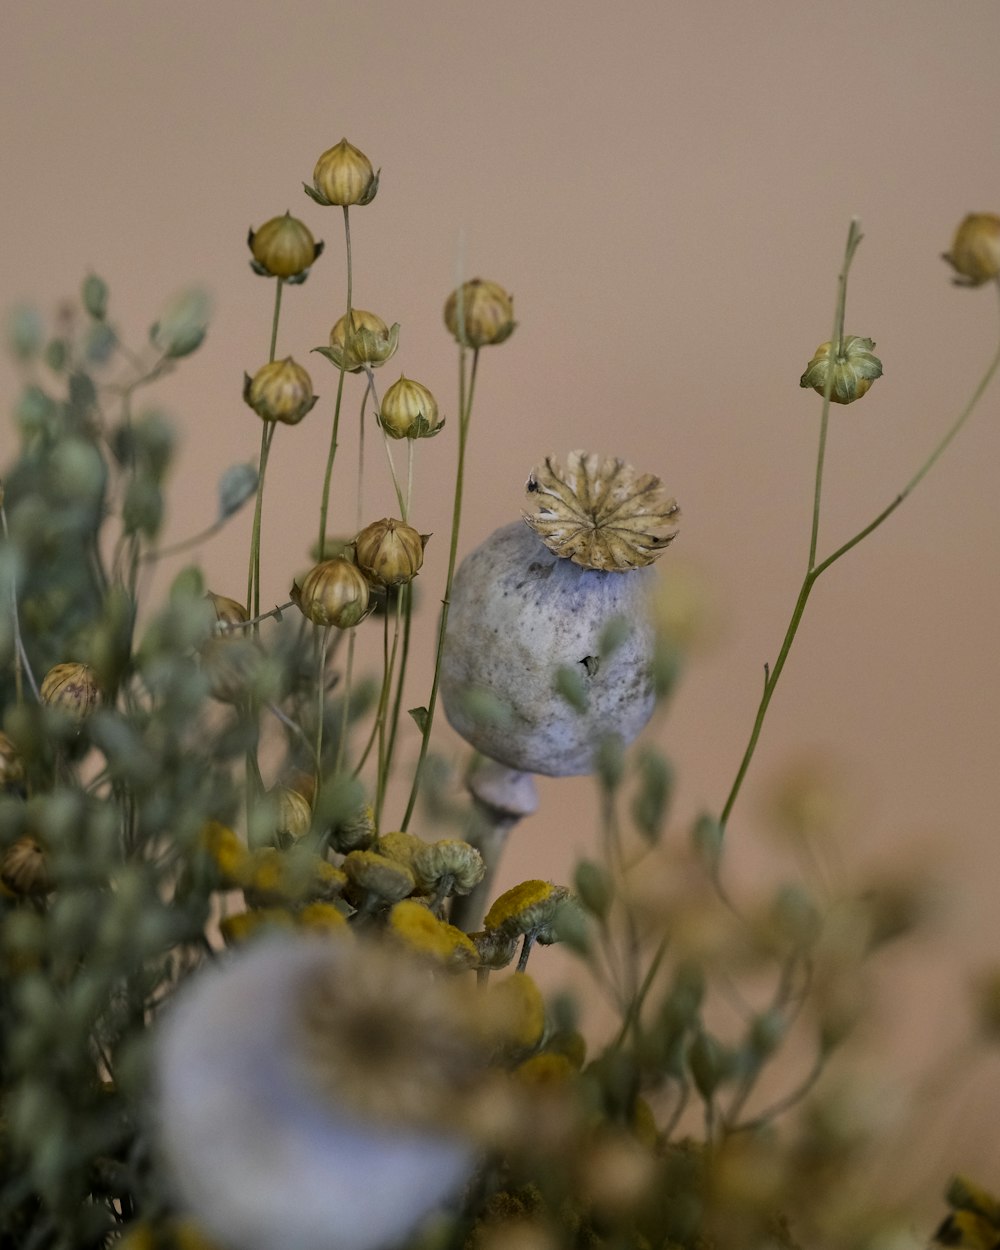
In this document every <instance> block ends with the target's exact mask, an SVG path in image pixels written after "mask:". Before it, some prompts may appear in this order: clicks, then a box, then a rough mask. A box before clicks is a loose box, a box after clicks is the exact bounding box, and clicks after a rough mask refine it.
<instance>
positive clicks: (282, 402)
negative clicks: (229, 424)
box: [243, 356, 319, 425]
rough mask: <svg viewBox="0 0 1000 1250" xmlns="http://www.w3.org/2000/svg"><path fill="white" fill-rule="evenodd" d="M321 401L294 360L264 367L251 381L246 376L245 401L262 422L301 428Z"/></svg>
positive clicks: (306, 374) (244, 377) (276, 362)
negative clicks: (308, 415)
mask: <svg viewBox="0 0 1000 1250" xmlns="http://www.w3.org/2000/svg"><path fill="white" fill-rule="evenodd" d="M318 398H319V396H318V395H314V394H313V388H312V378H310V376H309V374H308V373H307V372H306V371H305V369H303V368H302V366H301V365H297V364H296V363H295V361H294V360H293V359H292V358H291V356H286V357H285V359H284V360H272V361H270V362H269V363H268V364H266V365H262V366H261V367H260V368H259V369H258V370H257V372H256V373H255V374H254V375H253V377H252V378H251V377H250V375H249V374H244V375H243V399H244V400H245V402H246V403H248V404H249V405H250V407H251V408H252V409H253V410H254V412H255V413H256V414H257V416H258V417H260V419H261V420H262V421H281V422H282V423H283V424H284V425H298V423H299V422H300V421H301V420H302V418H303V417H304V416H305V415H306V413H307V412H309V411H311V409H312V408H313V406H314V404H315V403H316V400H317V399H318Z"/></svg>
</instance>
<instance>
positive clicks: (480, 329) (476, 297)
mask: <svg viewBox="0 0 1000 1250" xmlns="http://www.w3.org/2000/svg"><path fill="white" fill-rule="evenodd" d="M444 323H445V325H446V326H447V327H448V329H449V331H450V332H451V333H452V334H453V335H454V337H455V338H456V339H457V340H458V342H459V343H461V344H462V346H463V347H488V346H489V345H490V344H497V343H503V342H504V341H505V340H507V339H509V338H510V336H511V335H512V334H513V333H514V328H515V327H516V325H517V322H516V321H515V320H514V299H513V296H510V295H508V294H507V292H506V291H505V290H504V289H503V287H502V286H500V285H499V284H498V283H496V282H489V281H487V280H486V279H484V278H473V279H472V280H471V282H464V283H463V284H462V285H461V286H460V287H458V288H457V289H456V290H454V291H452V293H451V294H450V295H449V296H448V299H447V301H446V302H445V306H444Z"/></svg>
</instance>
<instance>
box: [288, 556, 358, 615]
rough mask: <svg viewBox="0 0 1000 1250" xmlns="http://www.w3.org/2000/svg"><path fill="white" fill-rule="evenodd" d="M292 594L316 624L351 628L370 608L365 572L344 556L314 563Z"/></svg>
mask: <svg viewBox="0 0 1000 1250" xmlns="http://www.w3.org/2000/svg"><path fill="white" fill-rule="evenodd" d="M290 595H291V598H292V600H293V602H294V603H295V604H296V605H297V607H298V608H299V610H300V611H301V613H302V615H303V616H304V617H306V618H307V619H308V620H310V621H312V623H313V624H314V625H334V626H336V628H337V629H350V628H351V626H353V625H357V624H358V622H359V621H362V620H364V618H365V617H366V616H367V615H368V613H369V612H370V611H371V604H370V601H369V594H368V583H367V581H366V580H365V575H364V574H363V573H362V572H361V570H360V569H359V568H358V567H357V565H355V564H352V563H351V562H350V560H345V559H344V558H343V557H342V556H335V557H334V558H333V559H332V560H324V561H323V562H322V563H321V564H316V565H314V566H313V567H312V568H311V569H310V570H309V572H308V573H307V574H306V575H305V577H303V578H302V581H301V582H296V583H295V584H294V585H293V586H292V589H291V591H290Z"/></svg>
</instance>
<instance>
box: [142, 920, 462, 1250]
mask: <svg viewBox="0 0 1000 1250" xmlns="http://www.w3.org/2000/svg"><path fill="white" fill-rule="evenodd" d="M451 989H452V987H451V986H449V985H447V984H444V983H441V982H439V981H434V980H432V979H430V978H429V976H428V974H427V972H426V969H425V967H424V966H423V965H420V964H416V963H414V962H413V961H411V960H409V959H407V958H406V957H405V956H400V955H399V954H398V952H393V953H389V952H387V951H385V950H383V949H382V948H381V947H378V946H367V945H366V944H364V943H361V942H357V943H355V942H350V941H342V942H340V941H330V940H329V939H325V940H321V941H315V940H312V939H302V938H299V939H297V940H293V939H289V938H281V939H276V940H273V941H270V940H269V941H262V942H258V943H257V944H255V945H252V946H250V947H248V948H246V949H244V950H241V951H238V952H236V953H235V954H234V955H232V956H229V957H227V958H226V961H225V963H223V964H221V965H220V966H219V967H218V968H212V969H208V970H206V971H205V972H204V973H202V974H201V975H199V976H197V977H195V978H193V980H192V982H191V983H190V985H189V986H185V988H184V989H183V990H182V991H181V992H180V994H179V996H178V999H177V1001H176V1002H175V1003H173V1004H171V1006H170V1007H169V1009H168V1010H167V1011H166V1012H165V1014H164V1018H163V1020H162V1023H161V1026H160V1037H159V1039H158V1045H157V1050H156V1062H157V1073H158V1095H159V1097H158V1135H159V1141H160V1144H161V1148H162V1151H163V1154H164V1156H165V1158H166V1162H167V1164H168V1166H169V1170H170V1172H171V1175H172V1177H173V1180H174V1184H175V1187H176V1191H177V1197H178V1199H179V1200H180V1201H181V1203H183V1204H184V1206H185V1207H187V1208H188V1209H189V1210H190V1212H191V1213H192V1214H193V1215H194V1216H195V1217H196V1219H197V1220H198V1222H199V1224H200V1225H201V1227H203V1228H204V1230H205V1231H206V1233H208V1234H209V1235H210V1236H211V1237H213V1238H215V1239H216V1240H217V1241H218V1242H219V1243H220V1244H221V1245H223V1246H232V1247H234V1248H236V1247H238V1248H239V1250H279V1248H280V1250H376V1248H377V1247H383V1246H385V1245H387V1244H390V1243H393V1242H397V1241H399V1240H401V1239H402V1238H404V1237H405V1236H406V1235H407V1234H408V1233H410V1232H411V1231H412V1230H413V1229H414V1228H415V1227H416V1226H417V1225H418V1224H419V1223H420V1222H421V1221H422V1220H423V1218H424V1217H425V1216H426V1215H428V1214H429V1213H430V1212H431V1211H432V1210H433V1209H435V1208H436V1207H438V1206H440V1204H441V1203H443V1202H444V1201H446V1200H447V1199H448V1198H449V1197H450V1196H451V1195H452V1194H454V1193H455V1192H456V1190H457V1189H459V1187H460V1186H461V1185H462V1182H463V1181H464V1180H465V1179H466V1178H467V1177H468V1175H469V1173H470V1171H471V1169H472V1167H473V1163H474V1155H475V1151H474V1145H473V1142H472V1140H471V1138H470V1137H468V1136H467V1135H461V1134H459V1133H458V1132H457V1130H455V1129H451V1130H449V1129H448V1128H446V1127H445V1126H444V1124H443V1121H442V1119H441V1117H440V1116H439V1115H437V1111H438V1110H440V1109H441V1108H443V1107H444V1106H445V1105H446V1104H445V1101H444V1098H443V1096H442V1097H441V1099H440V1100H439V1101H436V1100H435V1096H434V1094H433V1087H434V1086H435V1085H437V1086H438V1087H439V1088H440V1090H441V1091H442V1095H443V1092H444V1091H445V1090H447V1088H448V1085H449V1082H450V1081H454V1082H455V1085H456V1086H457V1087H461V1086H462V1084H463V1082H465V1083H466V1084H469V1083H471V1081H472V1079H473V1075H474V1072H475V1071H476V1070H477V1063H478V1057H477V1055H476V1054H475V1047H474V1043H473V1042H472V1041H471V1039H470V1040H468V1042H466V1043H463V1041H462V1039H463V1037H465V1036H467V1035H465V1033H464V1031H463V1029H462V1028H461V1027H460V1024H459V1027H455V1028H453V1027H452V1023H453V1022H455V1023H458V1016H457V1015H455V1014H454V1012H453V1009H454V1007H455V1005H456V1004H455V999H454V998H453V997H452V995H451ZM463 1045H464V1051H463ZM410 1058H412V1060H413V1064H412V1068H411V1067H410V1065H409V1064H408V1060H409V1059H410ZM456 1062H457V1065H458V1068H459V1069H461V1070H459V1071H456V1070H455V1067H456ZM366 1066H367V1070H366ZM394 1083H395V1086H396V1088H397V1089H398V1090H399V1091H400V1092H401V1093H404V1092H405V1090H406V1089H408V1090H409V1094H410V1096H409V1099H407V1097H405V1096H404V1097H402V1098H401V1100H400V1101H401V1103H402V1104H403V1105H404V1106H406V1104H407V1102H409V1106H408V1109H407V1111H406V1113H405V1114H406V1118H405V1120H398V1119H396V1120H394V1119H393V1118H392V1116H391V1114H387V1112H386V1108H387V1104H391V1103H392V1097H391V1093H392V1089H393V1086H394ZM415 1083H419V1085H420V1086H421V1087H422V1089H423V1091H424V1094H426V1093H427V1085H428V1083H429V1085H430V1086H431V1093H430V1095H429V1100H428V1098H427V1097H422V1096H419V1097H418V1096H416V1095H417V1093H418V1091H416V1090H414V1085H415ZM375 1089H377V1090H378V1091H379V1095H378V1097H377V1098H376V1099H375V1101H374V1103H371V1102H369V1101H368V1096H369V1094H370V1093H371V1091H373V1090H375ZM387 1091H388V1095H387ZM435 1117H436V1118H435Z"/></svg>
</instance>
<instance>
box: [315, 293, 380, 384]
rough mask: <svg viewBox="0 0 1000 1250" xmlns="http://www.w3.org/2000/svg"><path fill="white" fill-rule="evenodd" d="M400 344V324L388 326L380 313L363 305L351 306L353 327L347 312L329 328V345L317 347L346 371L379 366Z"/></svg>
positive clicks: (360, 370)
mask: <svg viewBox="0 0 1000 1250" xmlns="http://www.w3.org/2000/svg"><path fill="white" fill-rule="evenodd" d="M398 346H399V324H398V323H394V324H393V325H392V326H387V325H386V323H385V322H384V321H383V320H382V318H381V317H378V316H376V315H375V313H372V312H366V311H365V309H363V308H352V309H351V317H350V330H348V320H347V314H346V313H345V314H344V316H343V317H341V318H340V319H339V320H338V321H336V322H335V323H334V326H333V329H332V330H331V331H330V346H329V347H317V348H316V349H315V350H316V351H318V352H319V353H320V355H321V356H325V357H326V358H327V360H330V361H332V362H333V363H334V364H335V365H336V366H337V368H338V369H344V370H345V371H346V372H347V373H361V372H362V370H364V369H365V367H366V366H367V368H369V369H377V368H378V367H379V365H384V364H385V362H386V361H387V360H389V359H390V357H392V356H394V355H395V354H396V349H397V347H398Z"/></svg>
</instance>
